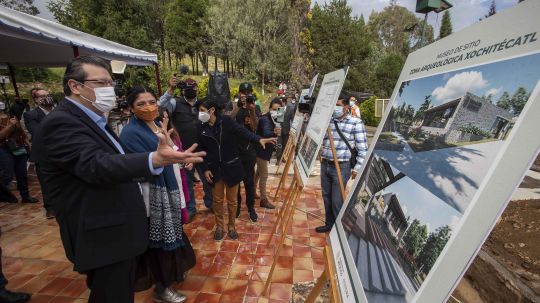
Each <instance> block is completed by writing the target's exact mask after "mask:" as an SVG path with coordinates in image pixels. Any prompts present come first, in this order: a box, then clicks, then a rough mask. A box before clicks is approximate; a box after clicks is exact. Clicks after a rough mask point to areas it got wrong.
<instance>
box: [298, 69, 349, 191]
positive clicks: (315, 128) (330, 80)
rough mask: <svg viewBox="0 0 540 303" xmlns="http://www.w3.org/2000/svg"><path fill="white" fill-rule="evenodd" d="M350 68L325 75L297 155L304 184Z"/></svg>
mask: <svg viewBox="0 0 540 303" xmlns="http://www.w3.org/2000/svg"><path fill="white" fill-rule="evenodd" d="M348 70H349V68H348V67H346V68H343V69H339V70H336V71H334V72H331V73H328V74H326V75H324V78H323V81H322V84H321V89H320V90H319V95H318V96H317V101H316V102H315V106H314V107H313V112H312V113H311V116H310V118H309V121H308V125H307V127H306V133H305V135H304V137H303V138H302V141H301V142H302V143H301V144H300V150H299V152H298V156H297V157H296V165H297V167H298V170H299V173H300V177H301V178H302V182H303V183H304V184H303V185H304V186H306V185H307V181H308V178H309V175H310V174H311V171H312V170H313V166H314V165H315V159H316V157H317V155H318V154H319V150H320V149H321V145H322V142H323V139H324V136H325V135H326V129H327V128H328V123H330V118H332V114H333V113H334V108H335V107H336V102H337V99H338V97H339V93H340V92H341V89H342V88H343V83H345V77H346V76H347V71H348ZM315 82H316V79H315Z"/></svg>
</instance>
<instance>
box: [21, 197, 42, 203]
mask: <svg viewBox="0 0 540 303" xmlns="http://www.w3.org/2000/svg"><path fill="white" fill-rule="evenodd" d="M38 202H39V200H38V199H36V198H34V197H28V198H24V199H23V200H22V203H38Z"/></svg>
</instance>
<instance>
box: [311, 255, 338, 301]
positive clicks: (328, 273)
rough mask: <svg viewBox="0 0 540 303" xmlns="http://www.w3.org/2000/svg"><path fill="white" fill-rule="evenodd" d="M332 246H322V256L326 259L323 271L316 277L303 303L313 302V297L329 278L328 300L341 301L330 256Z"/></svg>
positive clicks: (315, 297)
mask: <svg viewBox="0 0 540 303" xmlns="http://www.w3.org/2000/svg"><path fill="white" fill-rule="evenodd" d="M332 256H333V254H332V247H331V246H330V245H326V246H325V247H324V258H325V259H326V266H325V267H324V271H323V272H322V274H321V275H320V276H319V278H318V279H317V283H316V284H315V286H314V287H313V289H312V290H311V292H310V293H309V296H308V297H307V298H306V302H305V303H314V302H315V299H317V297H318V296H319V295H320V294H321V291H322V289H323V287H324V285H325V284H326V281H328V280H330V289H329V293H328V296H329V297H330V302H335V303H337V302H341V297H340V295H339V292H338V286H337V281H336V275H337V274H336V266H335V264H334V258H333V257H332Z"/></svg>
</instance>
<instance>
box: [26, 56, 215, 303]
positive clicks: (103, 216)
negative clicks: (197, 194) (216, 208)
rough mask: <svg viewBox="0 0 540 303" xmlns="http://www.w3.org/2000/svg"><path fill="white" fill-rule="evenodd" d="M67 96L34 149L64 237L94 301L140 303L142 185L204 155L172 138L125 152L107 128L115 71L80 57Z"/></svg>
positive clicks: (144, 241)
mask: <svg viewBox="0 0 540 303" xmlns="http://www.w3.org/2000/svg"><path fill="white" fill-rule="evenodd" d="M63 85H64V93H65V95H66V98H65V99H64V100H62V101H61V103H60V104H59V105H58V106H57V107H56V109H55V110H54V111H53V112H51V113H50V114H49V115H48V116H47V117H46V118H45V119H44V120H43V121H42V122H41V127H40V129H39V131H38V132H37V133H36V134H35V135H34V149H35V152H36V155H37V157H38V161H39V163H40V165H41V168H42V172H43V179H44V181H45V183H46V184H47V187H48V188H49V190H50V194H51V198H52V201H53V203H54V205H53V207H54V209H55V210H56V220H57V222H58V225H59V227H60V237H61V239H62V243H63V245H64V250H65V253H66V256H67V258H68V259H69V260H70V261H71V262H72V263H73V264H74V270H76V271H78V272H80V273H83V274H86V276H87V279H86V283H87V285H88V288H89V289H90V291H91V292H90V298H89V300H88V302H90V303H98V302H99V303H132V302H133V301H134V287H135V285H134V278H135V277H134V270H135V258H136V257H137V256H139V255H141V254H142V253H144V252H145V250H146V249H147V247H148V223H147V219H146V209H145V206H144V201H143V197H142V194H141V187H140V185H139V184H138V182H140V181H144V180H147V179H149V178H151V177H152V176H153V175H158V174H160V173H161V171H162V170H163V167H164V166H166V165H169V164H172V163H180V162H189V163H190V162H201V161H202V158H201V157H202V156H204V152H199V153H194V152H193V150H194V149H195V148H196V145H195V146H192V147H191V148H190V149H188V150H186V152H183V153H182V152H177V151H174V150H173V149H172V148H171V147H170V146H169V145H168V143H167V139H166V136H165V134H163V133H159V134H157V135H158V137H159V139H160V142H159V145H158V147H157V150H156V151H154V152H151V153H136V154H125V153H124V149H123V147H122V145H121V144H120V143H119V139H118V137H117V136H116V135H115V134H114V132H113V131H112V129H111V128H110V127H108V126H107V125H106V119H105V116H104V113H106V112H108V111H110V110H111V109H112V108H114V107H115V106H116V96H115V94H114V87H113V81H112V78H111V75H110V73H109V65H108V64H107V63H106V62H105V61H104V60H102V59H100V58H97V57H92V56H80V57H78V58H75V59H73V60H72V61H71V62H70V63H69V64H68V65H67V67H66V72H65V75H64V79H63Z"/></svg>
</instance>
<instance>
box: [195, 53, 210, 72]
mask: <svg viewBox="0 0 540 303" xmlns="http://www.w3.org/2000/svg"><path fill="white" fill-rule="evenodd" d="M199 59H200V60H201V65H202V69H203V76H208V55H207V54H206V53H202V54H201V53H199ZM197 73H198V68H197Z"/></svg>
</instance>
